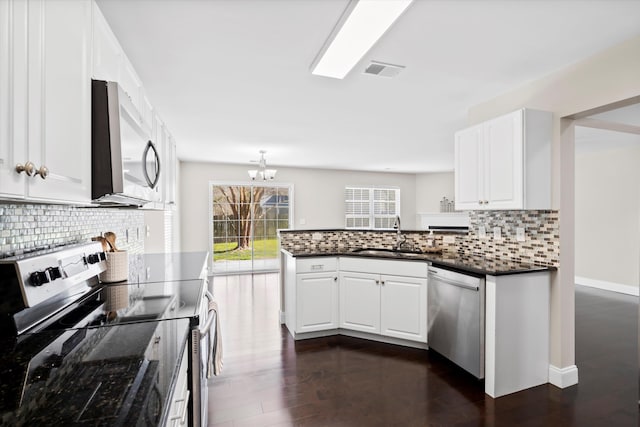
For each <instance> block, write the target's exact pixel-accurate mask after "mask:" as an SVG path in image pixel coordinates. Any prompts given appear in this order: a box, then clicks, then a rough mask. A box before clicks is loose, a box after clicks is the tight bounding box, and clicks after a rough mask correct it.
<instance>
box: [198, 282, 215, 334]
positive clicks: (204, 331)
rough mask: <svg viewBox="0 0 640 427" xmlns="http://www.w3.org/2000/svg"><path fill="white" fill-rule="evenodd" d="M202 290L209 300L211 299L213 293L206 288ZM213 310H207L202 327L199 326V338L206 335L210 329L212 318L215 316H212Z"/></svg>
mask: <svg viewBox="0 0 640 427" xmlns="http://www.w3.org/2000/svg"><path fill="white" fill-rule="evenodd" d="M204 292H205V293H204V294H205V296H206V297H207V299H208V300H209V302H211V301H213V295H211V292H209V291H208V290H205V291H204ZM213 311H214V310H213V308H209V311H208V312H207V314H208V316H207V322H206V323H205V324H204V326H203V327H202V328H200V338H204V337H206V336H207V334H208V333H209V332H210V331H211V325H212V324H213V319H214V318H215V316H213Z"/></svg>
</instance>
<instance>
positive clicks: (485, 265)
mask: <svg viewBox="0 0 640 427" xmlns="http://www.w3.org/2000/svg"><path fill="white" fill-rule="evenodd" d="M282 252H284V253H286V254H289V255H291V256H293V257H296V258H304V257H322V256H341V257H344V256H350V257H362V258H378V259H395V260H402V261H413V262H430V263H431V264H432V265H434V266H437V267H444V268H450V269H455V270H459V271H462V272H469V273H473V274H481V275H488V276H503V275H507V274H522V273H533V272H537V271H555V270H556V268H555V267H550V266H542V265H535V264H528V263H522V262H518V261H513V260H504V259H491V258H486V257H484V256H482V255H473V256H467V255H460V254H455V253H424V254H415V253H402V252H391V251H390V252H387V253H384V252H381V253H378V254H375V255H372V254H367V253H362V252H354V251H353V250H329V249H327V250H324V249H317V250H302V251H294V252H289V251H287V250H284V249H282Z"/></svg>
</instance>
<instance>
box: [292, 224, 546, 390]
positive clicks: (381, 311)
mask: <svg viewBox="0 0 640 427" xmlns="http://www.w3.org/2000/svg"><path fill="white" fill-rule="evenodd" d="M305 233H306V234H310V235H311V236H312V237H315V241H314V243H315V248H312V247H309V246H306V247H305V245H304V244H301V243H300V242H301V241H300V240H299V239H300V236H301V235H302V234H305ZM335 233H338V234H339V233H349V235H350V239H349V240H348V241H346V240H345V241H344V243H345V244H344V246H342V247H337V244H336V242H335V241H334V244H333V245H331V244H329V243H328V242H327V241H326V240H323V239H322V237H326V236H327V235H333V236H335ZM403 234H406V235H407V236H410V237H409V238H411V239H413V240H414V243H415V246H416V247H417V248H421V247H423V246H422V242H423V239H424V238H425V237H426V236H427V233H426V232H423V231H407V232H404V233H403ZM395 235H396V233H395V232H392V231H371V230H367V231H361V232H358V231H355V230H344V231H340V230H331V231H327V230H324V231H281V232H280V237H281V244H282V249H281V254H282V255H281V259H282V271H283V273H284V274H283V278H282V280H283V283H282V286H283V296H284V301H283V305H282V307H283V313H282V320H283V321H284V323H285V324H286V325H287V328H288V330H289V331H290V333H291V335H292V336H293V337H294V338H295V339H297V340H298V339H306V338H314V337H320V336H327V335H334V334H343V335H349V336H353V337H358V338H364V339H370V340H376V341H382V342H387V343H390V344H397V345H405V346H411V347H417V348H423V349H428V348H429V340H428V338H427V337H428V335H429V329H430V328H432V327H433V324H434V322H437V319H438V314H439V309H438V308H436V307H435V306H434V301H431V300H430V298H428V294H429V292H428V291H429V290H430V288H429V287H430V286H431V287H432V286H434V284H435V283H432V280H433V279H432V277H431V274H430V267H439V268H442V269H445V270H448V271H454V272H457V273H463V274H465V275H469V276H472V277H476V278H481V279H482V286H481V287H480V288H479V289H478V291H479V292H477V294H479V295H478V297H479V300H478V301H479V303H478V304H480V305H481V308H482V311H481V313H484V315H483V316H481V317H480V318H479V320H478V322H477V323H480V325H475V326H476V328H477V329H478V330H480V331H481V334H480V343H481V347H482V348H481V353H482V357H483V361H484V363H483V371H484V380H485V392H486V393H487V394H489V395H490V396H492V397H499V396H503V395H506V394H509V393H513V392H516V391H520V390H524V389H526V388H529V387H534V386H537V385H540V384H544V383H547V382H548V377H549V292H550V274H552V272H553V271H554V270H555V266H552V265H540V264H534V263H531V262H526V261H522V260H519V259H509V258H506V257H505V258H497V257H496V258H494V257H490V256H482V255H479V254H475V255H474V254H465V253H461V252H458V251H456V245H455V243H454V244H448V245H446V244H442V238H443V235H439V236H438V244H442V245H443V247H444V252H443V253H441V254H436V253H416V252H417V251H411V252H403V251H397V250H396V251H394V250H392V248H393V243H392V242H393V241H394V239H395V237H396V236H395ZM360 238H362V239H360ZM447 240H449V239H447ZM292 242H297V243H292ZM307 243H308V242H307ZM296 245H297V246H298V247H297V249H296V247H295V246H296ZM358 246H359V247H358ZM362 248H380V249H382V250H378V251H362V250H359V249H362ZM465 310H469V307H468V306H467V305H464V304H461V305H460V306H459V307H458V311H459V312H460V313H461V314H462V316H464V315H465V314H464V313H465V312H466V311H465ZM440 316H444V314H440ZM453 332H455V331H452V333H453ZM452 339H453V337H452ZM456 339H458V340H460V338H456ZM461 344H462V345H463V346H464V345H465V343H464V342H463V343H461ZM480 378H482V376H480Z"/></svg>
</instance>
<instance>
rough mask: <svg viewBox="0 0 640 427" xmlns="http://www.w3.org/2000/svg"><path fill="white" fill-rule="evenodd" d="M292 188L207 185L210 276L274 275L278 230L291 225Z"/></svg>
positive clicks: (240, 184)
mask: <svg viewBox="0 0 640 427" xmlns="http://www.w3.org/2000/svg"><path fill="white" fill-rule="evenodd" d="M292 201H293V186H292V185H290V184H274V183H253V182H250V183H228V182H210V183H209V223H210V233H209V234H210V239H209V241H210V250H211V254H212V256H211V264H212V272H213V274H216V275H221V274H240V273H252V272H268V271H278V269H279V267H280V248H279V244H278V230H279V229H285V228H289V227H290V224H291V221H292V215H291V214H292Z"/></svg>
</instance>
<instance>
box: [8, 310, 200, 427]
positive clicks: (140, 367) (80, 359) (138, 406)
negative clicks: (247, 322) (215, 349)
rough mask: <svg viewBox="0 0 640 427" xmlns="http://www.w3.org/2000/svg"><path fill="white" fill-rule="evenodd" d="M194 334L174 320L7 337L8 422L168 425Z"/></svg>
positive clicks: (187, 325)
mask: <svg viewBox="0 0 640 427" xmlns="http://www.w3.org/2000/svg"><path fill="white" fill-rule="evenodd" d="M188 331H189V321H188V319H174V320H161V321H155V322H145V323H139V324H136V325H125V326H106V327H98V328H84V329H77V330H74V329H70V330H53V331H44V332H36V333H32V334H30V333H27V334H24V335H21V336H19V337H18V338H3V339H0V345H2V348H3V353H2V355H0V425H2V426H4V425H12V426H16V425H25V426H26V425H68V426H77V425H82V426H84V425H92V426H114V425H139V423H140V422H141V423H142V424H144V425H149V424H151V425H162V424H163V423H164V421H165V419H164V418H165V417H166V416H167V408H168V404H169V401H170V399H171V393H172V392H171V390H172V385H173V382H174V381H175V376H176V373H177V369H178V366H179V363H180V360H181V356H182V351H183V350H184V348H185V346H186V345H187V337H188ZM157 337H161V339H158V338H157ZM134 343H135V345H134ZM160 343H161V344H162V345H160ZM141 417H151V419H147V420H143V419H141Z"/></svg>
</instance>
